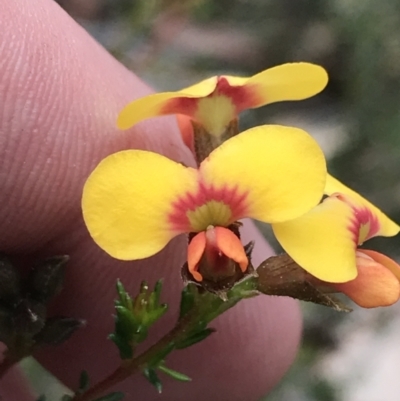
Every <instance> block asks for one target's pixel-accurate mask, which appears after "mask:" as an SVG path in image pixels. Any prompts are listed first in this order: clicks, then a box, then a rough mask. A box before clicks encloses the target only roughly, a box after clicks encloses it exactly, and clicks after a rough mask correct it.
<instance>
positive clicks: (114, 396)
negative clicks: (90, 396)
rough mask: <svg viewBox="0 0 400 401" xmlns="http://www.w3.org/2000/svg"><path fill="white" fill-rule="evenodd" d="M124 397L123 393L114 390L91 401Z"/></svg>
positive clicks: (108, 400)
mask: <svg viewBox="0 0 400 401" xmlns="http://www.w3.org/2000/svg"><path fill="white" fill-rule="evenodd" d="M124 397H125V394H124V393H121V392H119V391H118V392H116V393H110V394H107V395H105V396H104V397H100V398H96V399H95V400H93V401H120V400H122V399H123V398H124Z"/></svg>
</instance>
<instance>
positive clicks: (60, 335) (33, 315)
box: [0, 256, 84, 360]
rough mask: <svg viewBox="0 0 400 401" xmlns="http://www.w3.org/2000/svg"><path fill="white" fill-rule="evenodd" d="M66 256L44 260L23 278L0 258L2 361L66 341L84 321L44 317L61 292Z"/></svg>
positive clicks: (17, 357) (3, 257) (10, 264)
mask: <svg viewBox="0 0 400 401" xmlns="http://www.w3.org/2000/svg"><path fill="white" fill-rule="evenodd" d="M68 259H69V258H68V256H55V257H52V258H48V259H45V260H43V261H41V262H39V263H37V264H36V265H34V266H33V268H32V269H31V270H30V272H29V275H28V277H27V278H26V279H23V278H21V277H20V276H19V273H18V271H17V269H16V268H15V267H14V266H13V265H12V263H11V262H10V261H9V260H8V259H7V258H6V257H5V256H1V257H0V341H1V342H3V343H4V344H5V345H6V346H7V352H6V358H9V359H11V360H19V359H21V358H23V357H25V356H28V355H30V354H31V353H32V352H33V350H34V349H36V348H38V347H42V346H45V345H48V344H51V345H57V344H61V343H63V342H64V341H66V340H67V339H68V338H69V337H70V336H71V335H72V334H73V333H74V332H75V331H76V330H77V329H78V328H79V327H81V326H82V325H83V324H84V322H83V321H81V320H77V319H73V318H66V317H51V318H47V304H48V302H49V301H50V300H51V299H53V298H54V297H55V296H56V295H57V294H59V292H60V291H61V289H62V285H63V281H64V275H65V268H66V263H67V261H68Z"/></svg>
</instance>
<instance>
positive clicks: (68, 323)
mask: <svg viewBox="0 0 400 401" xmlns="http://www.w3.org/2000/svg"><path fill="white" fill-rule="evenodd" d="M84 325H85V321H83V320H78V319H72V318H69V317H51V318H49V319H47V320H46V323H45V325H44V327H43V328H42V330H41V331H39V333H38V334H36V335H35V337H34V340H35V341H36V343H37V344H38V345H58V344H62V343H63V342H64V341H66V340H68V339H69V338H70V337H71V336H72V334H73V333H75V331H76V330H78V329H79V328H81V327H82V326H84Z"/></svg>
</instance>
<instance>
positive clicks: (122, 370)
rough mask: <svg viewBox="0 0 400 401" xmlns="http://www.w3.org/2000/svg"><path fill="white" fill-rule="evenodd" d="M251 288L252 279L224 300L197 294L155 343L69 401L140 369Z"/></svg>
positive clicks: (89, 397)
mask: <svg viewBox="0 0 400 401" xmlns="http://www.w3.org/2000/svg"><path fill="white" fill-rule="evenodd" d="M253 287H254V282H252V281H251V280H247V282H244V283H241V284H239V285H238V286H237V288H235V289H233V290H232V291H231V293H230V295H231V296H230V297H229V299H228V301H222V300H221V299H220V298H218V297H217V296H215V295H213V294H210V293H204V294H202V295H199V297H198V299H197V302H196V303H195V305H194V307H193V308H192V309H191V310H190V311H189V312H188V313H187V314H186V315H184V316H183V317H182V318H181V319H179V320H178V322H177V324H176V325H175V327H174V328H173V329H172V330H171V331H169V332H168V333H167V334H166V335H165V336H164V337H162V338H161V339H160V340H159V341H158V342H157V343H156V344H154V345H152V346H151V347H150V348H148V349H147V350H146V351H144V352H143V353H142V354H140V355H138V356H137V357H135V358H133V359H131V360H128V361H123V363H122V364H121V366H119V367H118V368H117V369H116V370H115V371H114V372H113V373H111V374H110V375H109V376H107V377H106V378H105V379H103V380H102V381H100V382H99V383H97V384H95V385H94V386H93V387H91V388H90V389H88V390H87V391H86V392H85V393H83V394H77V395H75V397H74V398H73V400H72V401H93V400H95V399H96V398H98V397H100V396H102V395H103V394H104V393H105V392H106V391H107V390H108V389H110V388H111V387H113V386H115V385H116V384H118V383H120V382H122V381H123V380H125V379H127V378H128V377H129V376H131V375H132V374H134V373H137V372H140V371H142V370H143V369H144V368H145V367H146V365H147V364H148V363H149V361H151V360H153V359H154V358H156V357H157V355H159V354H160V353H161V352H163V351H164V350H165V349H166V348H167V347H169V346H170V344H171V343H178V342H180V341H183V340H185V339H186V338H187V337H188V335H189V334H190V333H191V332H192V330H193V329H194V328H195V327H197V326H198V324H199V321H203V322H204V323H205V324H207V323H209V322H210V321H212V320H213V319H215V318H216V317H217V316H219V315H220V314H222V313H223V312H225V311H226V310H228V309H230V308H231V307H232V306H234V305H235V304H236V303H238V302H239V301H240V300H241V299H243V298H245V297H247V296H249V292H248V291H249V290H252V289H253ZM253 295H254V294H253Z"/></svg>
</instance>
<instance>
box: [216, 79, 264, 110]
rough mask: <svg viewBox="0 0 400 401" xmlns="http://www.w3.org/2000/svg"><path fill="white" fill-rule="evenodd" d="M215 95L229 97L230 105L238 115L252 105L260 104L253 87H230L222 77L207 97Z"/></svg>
mask: <svg viewBox="0 0 400 401" xmlns="http://www.w3.org/2000/svg"><path fill="white" fill-rule="evenodd" d="M215 95H220V96H221V95H223V96H226V97H229V98H230V99H231V100H232V103H233V104H234V105H235V107H236V113H237V114H238V113H240V112H241V111H243V110H246V109H250V108H252V107H253V106H254V104H258V103H259V102H260V100H259V96H257V93H256V91H255V90H254V87H250V86H249V85H248V86H243V85H242V86H232V85H230V84H229V81H228V80H227V79H226V78H225V77H224V76H219V77H218V78H217V85H216V87H215V90H214V92H213V93H211V94H210V95H209V97H212V96H215Z"/></svg>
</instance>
